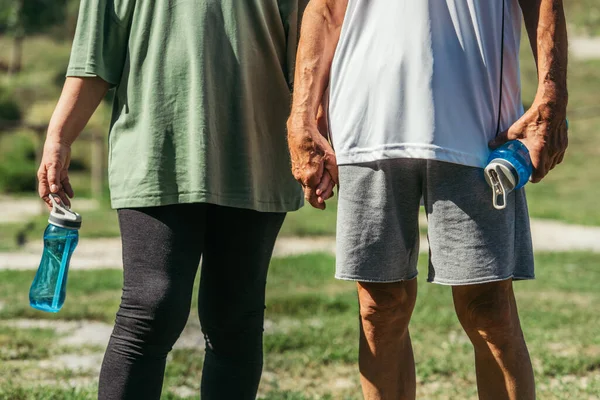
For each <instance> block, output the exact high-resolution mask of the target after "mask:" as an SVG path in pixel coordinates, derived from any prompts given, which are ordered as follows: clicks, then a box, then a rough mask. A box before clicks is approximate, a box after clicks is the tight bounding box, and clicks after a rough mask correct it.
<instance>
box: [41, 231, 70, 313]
mask: <svg viewBox="0 0 600 400" xmlns="http://www.w3.org/2000/svg"><path fill="white" fill-rule="evenodd" d="M78 242H79V232H78V230H77V229H67V228H62V227H60V226H56V225H53V224H48V226H47V227H46V230H45V231H44V252H43V254H42V260H41V261H40V266H39V268H38V271H37V273H36V275H35V278H34V279H33V283H32V284H31V289H30V290H29V303H30V305H31V307H33V308H36V309H38V310H42V311H47V312H58V311H59V310H60V309H61V308H62V306H63V304H64V302H65V297H66V294H67V276H68V272H69V262H70V261H71V255H72V254H73V251H74V250H75V247H76V246H77V243H78Z"/></svg>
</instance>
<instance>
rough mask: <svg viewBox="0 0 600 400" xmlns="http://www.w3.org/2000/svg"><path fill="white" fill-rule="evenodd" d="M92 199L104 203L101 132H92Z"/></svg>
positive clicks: (102, 140) (102, 141) (102, 142)
mask: <svg viewBox="0 0 600 400" xmlns="http://www.w3.org/2000/svg"><path fill="white" fill-rule="evenodd" d="M91 164H92V165H91V170H92V171H91V178H92V197H93V198H94V199H95V200H97V201H98V202H100V201H102V192H103V186H104V185H103V184H104V138H103V135H102V133H101V132H98V131H94V132H92V163H91Z"/></svg>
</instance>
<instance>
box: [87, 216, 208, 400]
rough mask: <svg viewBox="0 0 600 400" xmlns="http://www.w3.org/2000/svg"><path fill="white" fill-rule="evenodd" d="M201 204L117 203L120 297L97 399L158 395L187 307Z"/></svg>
mask: <svg viewBox="0 0 600 400" xmlns="http://www.w3.org/2000/svg"><path fill="white" fill-rule="evenodd" d="M205 207H206V206H205V205H203V204H189V205H187V204H186V205H181V204H178V205H173V206H163V207H149V208H139V209H124V210H119V222H120V226H121V236H122V240H123V267H124V271H123V276H124V282H123V296H122V298H121V306H120V307H119V311H118V313H117V318H116V324H115V328H114V330H113V333H112V336H111V338H110V342H109V344H108V349H107V350H106V354H105V356H104V361H103V363H102V371H101V372H100V385H99V390H98V397H99V399H100V400H127V399H144V400H158V399H159V398H160V395H161V389H162V383H163V377H164V370H165V363H166V359H167V354H168V353H169V351H170V350H171V348H172V346H173V344H174V343H175V341H176V340H177V338H178V337H179V335H180V334H181V331H182V330H183V328H184V326H185V324H186V322H187V319H188V316H189V313H190V305H191V297H192V289H193V285H194V276H195V275H196V271H197V269H198V264H199V262H200V255H201V253H202V247H203V242H204V231H205V212H206V208H205Z"/></svg>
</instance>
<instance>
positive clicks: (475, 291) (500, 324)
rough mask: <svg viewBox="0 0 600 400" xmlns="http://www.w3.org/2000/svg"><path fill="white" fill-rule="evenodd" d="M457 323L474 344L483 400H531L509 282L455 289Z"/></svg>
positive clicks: (532, 392) (527, 365)
mask: <svg viewBox="0 0 600 400" xmlns="http://www.w3.org/2000/svg"><path fill="white" fill-rule="evenodd" d="M452 294H453V296H454V306H455V308H456V313H457V315H458V319H459V320H460V323H461V324H462V326H463V328H464V329H465V331H466V333H467V335H468V336H469V338H470V339H471V343H473V347H474V349H475V367H476V369H477V386H478V389H479V398H480V399H482V400H492V399H493V400H504V399H506V400H517V399H518V400H531V399H534V398H535V384H534V378H533V369H532V367H531V360H530V359H529V353H528V351H527V346H526V344H525V339H524V338H523V332H522V331H521V324H520V322H519V315H518V313H517V305H516V302H515V296H514V292H513V287H512V279H509V280H505V281H500V282H493V283H484V284H479V285H468V286H454V287H453V288H452Z"/></svg>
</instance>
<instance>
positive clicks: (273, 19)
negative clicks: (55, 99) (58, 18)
mask: <svg viewBox="0 0 600 400" xmlns="http://www.w3.org/2000/svg"><path fill="white" fill-rule="evenodd" d="M300 2H302V0H160V1H142V0H137V1H136V0H82V1H81V5H80V12H79V20H78V23H77V31H76V34H75V40H74V43H73V49H72V53H71V60H70V63H69V68H68V71H67V76H78V77H85V76H99V77H101V78H102V79H104V80H105V81H107V82H109V83H110V84H111V85H114V86H115V87H116V91H115V98H114V105H113V115H112V122H111V128H110V136H109V182H110V189H111V200H112V205H113V207H115V208H124V207H146V206H158V205H167V204H177V203H192V202H207V203H212V204H218V205H222V206H228V207H238V208H247V209H253V210H257V211H265V212H285V211H293V210H296V209H298V208H299V207H301V205H302V192H301V188H300V186H299V185H298V184H297V182H296V181H295V180H294V179H293V177H292V174H291V170H290V162H289V154H288V150H287V144H286V130H285V122H286V117H287V114H288V112H289V104H290V88H291V82H292V76H293V65H294V56H295V52H296V44H297V37H298V25H299V21H298V19H299V15H300V12H299V8H302V6H299V4H298V3H300Z"/></svg>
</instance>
